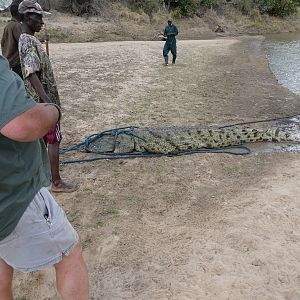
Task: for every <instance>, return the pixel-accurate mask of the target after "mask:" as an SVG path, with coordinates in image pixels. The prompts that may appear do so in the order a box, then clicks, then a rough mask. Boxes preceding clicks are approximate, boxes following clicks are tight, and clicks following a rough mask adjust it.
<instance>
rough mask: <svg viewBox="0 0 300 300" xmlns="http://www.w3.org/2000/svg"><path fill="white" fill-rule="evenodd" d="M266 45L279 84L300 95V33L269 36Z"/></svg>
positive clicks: (272, 69)
mask: <svg viewBox="0 0 300 300" xmlns="http://www.w3.org/2000/svg"><path fill="white" fill-rule="evenodd" d="M264 45H265V47H266V49H267V53H268V54H267V56H268V60H269V65H270V69H271V71H272V72H273V73H274V74H275V76H276V78H277V79H278V82H279V83H280V84H282V85H283V86H285V87H286V88H288V89H289V90H291V91H292V92H293V93H295V94H297V95H300V33H285V34H274V35H268V36H266V40H265V43H264Z"/></svg>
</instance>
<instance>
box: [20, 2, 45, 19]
mask: <svg viewBox="0 0 300 300" xmlns="http://www.w3.org/2000/svg"><path fill="white" fill-rule="evenodd" d="M19 13H20V14H26V13H36V14H39V15H43V16H48V15H51V13H49V12H46V11H43V9H42V7H41V6H40V5H39V4H38V3H37V1H36V0H23V1H22V2H21V3H20V5H19Z"/></svg>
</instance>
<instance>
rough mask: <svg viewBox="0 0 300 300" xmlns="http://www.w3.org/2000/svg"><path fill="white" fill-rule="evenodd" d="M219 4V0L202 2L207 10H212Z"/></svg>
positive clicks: (204, 0) (203, 0)
mask: <svg viewBox="0 0 300 300" xmlns="http://www.w3.org/2000/svg"><path fill="white" fill-rule="evenodd" d="M216 4H217V0H202V1H201V5H202V6H205V7H207V8H212V7H214V6H216Z"/></svg>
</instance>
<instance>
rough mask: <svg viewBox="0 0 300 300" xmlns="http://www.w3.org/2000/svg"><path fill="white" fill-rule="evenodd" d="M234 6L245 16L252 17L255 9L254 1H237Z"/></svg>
mask: <svg viewBox="0 0 300 300" xmlns="http://www.w3.org/2000/svg"><path fill="white" fill-rule="evenodd" d="M233 3H234V6H235V7H236V8H237V9H238V10H240V11H241V12H242V13H243V14H245V15H250V13H251V12H252V11H253V9H254V2H253V0H235V1H234V2H233Z"/></svg>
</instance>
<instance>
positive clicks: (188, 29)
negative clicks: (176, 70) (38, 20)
mask: <svg viewBox="0 0 300 300" xmlns="http://www.w3.org/2000/svg"><path fill="white" fill-rule="evenodd" d="M226 3H227V2H226ZM51 13H52V15H51V16H50V17H47V18H45V22H46V24H47V31H48V34H49V36H50V42H51V43H69V42H107V41H122V40H123V41H135V40H139V41H151V40H159V37H158V35H159V33H160V32H162V31H163V29H164V27H165V25H166V20H167V18H168V17H170V14H169V13H167V11H166V10H159V11H158V12H156V13H153V14H151V15H149V14H146V13H145V12H144V11H141V10H138V11H133V10H132V9H130V8H129V7H128V6H126V5H122V4H120V3H118V2H115V1H112V3H111V4H110V5H108V7H102V8H101V11H100V12H99V14H98V15H96V16H93V15H87V14H83V15H82V16H76V15H74V14H71V13H62V12H59V11H57V10H54V9H51ZM9 19H10V15H9V13H8V12H6V13H4V14H2V15H1V16H0V36H2V32H3V28H4V27H5V25H6V24H7V22H8V21H9ZM174 23H175V24H176V25H177V26H178V28H179V30H180V33H179V36H178V38H179V39H182V40H188V39H191V40H193V39H213V38H218V37H234V36H240V35H263V34H268V33H282V32H298V31H300V18H299V14H296V15H291V16H286V17H274V16H269V15H267V14H260V13H256V14H255V10H254V12H253V13H251V14H249V15H244V14H242V12H241V11H239V10H237V9H235V8H234V7H233V5H232V3H227V4H224V5H223V6H220V7H218V8H216V9H207V10H205V11H203V14H202V15H201V16H197V15H194V16H192V17H184V18H176V17H175V18H174ZM42 34H43V33H42Z"/></svg>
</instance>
